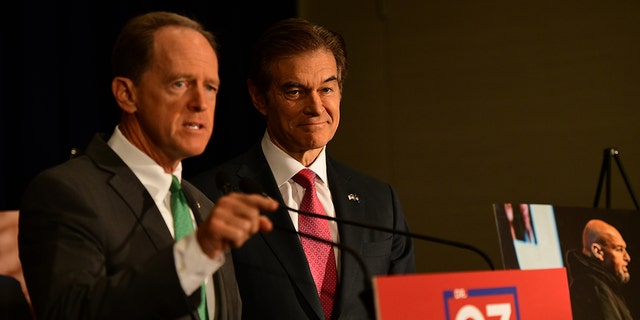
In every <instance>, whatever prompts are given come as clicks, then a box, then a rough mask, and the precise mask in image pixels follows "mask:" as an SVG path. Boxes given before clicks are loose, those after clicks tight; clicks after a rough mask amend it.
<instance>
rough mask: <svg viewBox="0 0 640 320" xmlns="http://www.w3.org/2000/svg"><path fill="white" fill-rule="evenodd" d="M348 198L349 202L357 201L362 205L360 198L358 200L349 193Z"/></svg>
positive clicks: (354, 195)
mask: <svg viewBox="0 0 640 320" xmlns="http://www.w3.org/2000/svg"><path fill="white" fill-rule="evenodd" d="M347 198H348V199H349V201H355V202H357V203H360V198H358V196H357V195H356V194H353V193H349V195H347Z"/></svg>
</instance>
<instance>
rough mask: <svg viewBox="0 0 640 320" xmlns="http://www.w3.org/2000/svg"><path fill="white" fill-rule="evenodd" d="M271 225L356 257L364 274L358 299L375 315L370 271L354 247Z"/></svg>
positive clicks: (372, 315)
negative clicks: (362, 288)
mask: <svg viewBox="0 0 640 320" xmlns="http://www.w3.org/2000/svg"><path fill="white" fill-rule="evenodd" d="M273 227H274V228H275V229H278V230H280V231H285V232H289V233H293V234H297V235H299V236H302V237H305V238H309V239H312V240H313V241H318V242H322V243H325V244H328V245H331V246H332V247H336V248H338V249H340V250H343V251H347V252H349V254H351V255H352V256H353V257H354V258H355V259H356V261H357V262H358V265H360V269H362V272H363V274H364V291H363V292H362V293H361V295H360V299H362V301H363V303H364V305H365V306H366V309H367V310H368V312H369V313H370V314H369V315H370V316H371V317H372V318H373V317H375V315H374V314H371V313H372V312H374V310H375V306H374V303H373V287H372V286H371V280H372V279H373V278H372V277H371V273H370V272H369V269H368V268H367V266H366V264H365V263H364V260H362V257H361V256H360V254H359V253H358V252H356V251H355V250H354V249H352V248H351V247H349V246H345V245H343V244H340V243H336V242H333V241H329V240H326V239H322V238H319V237H316V236H314V235H311V234H309V233H305V232H300V231H296V230H294V229H289V228H285V227H281V226H278V225H274V226H273Z"/></svg>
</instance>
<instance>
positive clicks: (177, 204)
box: [169, 176, 208, 320]
mask: <svg viewBox="0 0 640 320" xmlns="http://www.w3.org/2000/svg"><path fill="white" fill-rule="evenodd" d="M169 190H170V191H171V212H172V213H173V230H174V231H175V238H176V241H178V240H180V239H182V237H184V236H186V235H187V234H189V233H191V232H193V221H192V220H191V212H189V204H187V199H186V198H185V197H184V193H182V186H181V185H180V181H178V177H176V176H173V179H172V180H171V187H170V188H169ZM205 288H206V287H205V285H202V288H201V289H200V292H201V293H202V302H201V303H200V306H199V307H198V314H199V315H200V319H202V320H204V319H208V316H207V297H206V293H205Z"/></svg>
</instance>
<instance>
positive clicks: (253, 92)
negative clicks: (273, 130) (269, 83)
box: [247, 79, 267, 116]
mask: <svg viewBox="0 0 640 320" xmlns="http://www.w3.org/2000/svg"><path fill="white" fill-rule="evenodd" d="M247 88H249V95H250V96H251V102H253V106H254V107H256V109H258V111H259V112H260V113H262V115H263V116H266V115H267V100H266V97H265V96H264V94H263V93H262V90H260V89H258V87H257V86H256V84H255V83H254V82H253V81H251V79H249V80H247Z"/></svg>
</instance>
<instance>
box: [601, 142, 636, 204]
mask: <svg viewBox="0 0 640 320" xmlns="http://www.w3.org/2000/svg"><path fill="white" fill-rule="evenodd" d="M611 158H614V159H615V160H616V163H617V164H618V169H619V170H620V174H622V178H623V179H624V183H625V184H626V185H627V190H628V191H629V194H630V195H631V200H633V204H634V205H635V206H636V210H640V206H638V200H636V197H635V195H634V193H633V190H632V189H631V184H630V183H629V179H628V178H627V175H626V173H625V172H624V169H623V168H622V163H621V162H620V152H618V150H616V149H615V148H607V149H604V158H603V159H602V169H600V180H599V181H598V188H597V189H596V199H595V201H594V202H593V207H594V208H597V207H598V203H599V202H600V192H601V191H602V183H603V181H604V178H605V176H606V178H607V184H606V188H607V189H606V191H607V199H606V204H607V209H609V208H611Z"/></svg>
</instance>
